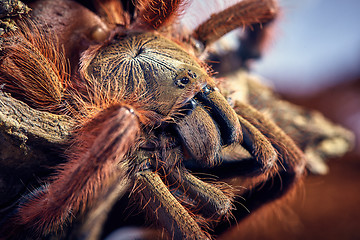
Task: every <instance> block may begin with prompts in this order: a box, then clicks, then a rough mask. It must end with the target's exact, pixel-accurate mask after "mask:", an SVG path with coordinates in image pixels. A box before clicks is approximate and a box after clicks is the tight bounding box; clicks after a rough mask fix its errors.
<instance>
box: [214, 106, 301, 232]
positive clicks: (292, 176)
mask: <svg viewBox="0 0 360 240" xmlns="http://www.w3.org/2000/svg"><path fill="white" fill-rule="evenodd" d="M234 109H235V111H236V113H237V114H239V115H241V117H243V118H244V119H246V121H248V122H249V123H250V124H251V125H253V126H254V127H255V128H257V129H258V130H259V131H260V132H261V133H262V135H263V136H265V137H266V138H267V139H268V140H269V141H270V143H271V145H272V146H273V148H274V149H276V151H277V153H278V159H277V161H276V162H275V163H276V164H274V166H273V167H272V168H271V169H269V170H270V172H269V175H268V176H270V178H268V177H266V178H264V180H263V181H262V182H260V183H258V184H257V185H256V186H255V187H253V188H251V189H250V190H248V191H246V192H245V193H244V194H242V197H244V198H245V199H246V208H247V209H248V210H250V211H254V210H256V209H258V208H260V207H261V206H263V205H264V204H266V203H268V202H271V201H274V200H276V199H278V198H280V197H282V196H284V195H285V194H286V193H287V192H288V191H289V190H290V189H292V188H293V187H294V186H296V184H297V183H298V182H299V181H300V180H301V177H302V176H303V175H304V170H305V163H306V161H305V156H304V154H303V153H302V151H301V150H300V149H299V148H298V147H297V146H296V144H295V143H294V141H293V140H292V139H291V138H290V137H289V136H288V135H287V134H286V133H285V132H284V131H282V130H281V129H280V128H279V127H278V126H277V125H276V124H275V123H273V122H272V121H271V120H269V119H267V118H266V117H265V116H264V115H263V114H262V113H260V112H259V111H257V110H256V109H255V108H253V107H251V106H249V105H245V104H242V103H240V102H236V104H235V107H234ZM248 162H249V161H244V162H242V161H240V162H239V166H240V165H242V164H246V163H248ZM233 214H234V216H235V219H236V220H237V221H240V220H241V219H243V218H244V217H246V216H248V214H249V213H248V212H245V211H243V210H242V209H241V207H240V206H239V208H237V209H236V210H234V211H233ZM228 227H229V225H228V223H221V224H220V225H218V226H217V228H216V231H217V232H223V231H225V230H226V229H227V228H228Z"/></svg>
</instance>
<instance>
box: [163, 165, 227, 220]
mask: <svg viewBox="0 0 360 240" xmlns="http://www.w3.org/2000/svg"><path fill="white" fill-rule="evenodd" d="M167 179H168V180H169V181H170V183H171V185H172V186H173V188H175V189H177V190H179V191H181V192H182V193H183V194H182V195H186V197H190V199H191V200H192V202H193V203H192V205H194V202H195V205H196V206H194V208H195V209H194V211H199V212H200V213H201V214H202V215H203V216H204V217H206V218H210V219H214V220H218V219H220V218H221V217H224V216H227V215H228V214H229V213H230V210H231V209H232V196H230V195H231V194H229V196H227V195H226V194H225V193H224V192H223V191H222V190H220V188H221V187H220V188H218V187H216V186H214V185H212V184H210V183H206V182H203V181H201V180H200V179H198V178H196V177H195V176H193V175H192V174H190V173H189V172H188V171H187V170H186V169H185V168H182V167H179V168H175V169H173V170H172V171H171V172H170V173H169V174H168V176H167Z"/></svg>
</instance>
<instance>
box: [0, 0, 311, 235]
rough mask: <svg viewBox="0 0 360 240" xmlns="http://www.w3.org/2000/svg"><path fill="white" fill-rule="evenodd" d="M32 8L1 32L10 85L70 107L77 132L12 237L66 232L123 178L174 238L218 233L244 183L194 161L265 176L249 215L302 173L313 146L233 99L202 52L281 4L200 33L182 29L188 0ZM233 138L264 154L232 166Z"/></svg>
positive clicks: (264, 2)
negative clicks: (215, 178)
mask: <svg viewBox="0 0 360 240" xmlns="http://www.w3.org/2000/svg"><path fill="white" fill-rule="evenodd" d="M29 4H30V7H31V8H32V12H31V14H30V15H29V16H23V17H21V19H19V20H16V19H15V20H13V19H11V21H16V24H17V30H12V31H10V30H9V31H7V33H5V34H4V35H3V36H1V38H2V46H1V47H2V50H1V59H0V65H1V70H0V81H1V83H2V84H4V91H7V92H9V93H11V94H12V95H13V96H14V97H15V98H17V99H19V100H22V101H24V102H25V103H27V104H28V105H29V106H30V107H31V108H33V109H36V110H41V111H47V112H50V113H52V114H58V115H61V114H62V115H67V116H69V117H70V118H72V119H73V121H74V126H75V127H74V130H73V133H72V136H71V140H69V145H70V147H69V148H68V149H67V150H66V156H67V157H66V158H67V160H66V161H65V162H64V163H61V164H59V166H58V167H57V168H56V172H55V174H54V175H52V176H50V177H49V178H47V179H46V180H45V183H43V184H42V185H41V186H39V187H38V188H37V189H35V190H33V191H31V192H30V193H29V194H27V195H24V196H23V197H21V198H20V199H19V201H18V204H17V206H16V207H14V210H13V211H12V212H11V213H10V214H9V215H8V217H7V221H6V223H3V224H2V228H1V229H2V231H1V234H2V235H1V236H4V237H5V236H6V237H14V238H16V237H18V236H25V235H28V236H33V237H39V238H41V237H44V236H51V235H56V234H60V232H61V231H62V230H64V229H66V227H68V226H71V224H72V223H73V222H74V219H76V218H77V217H78V216H81V215H84V214H87V213H88V212H89V211H90V212H91V210H92V209H94V208H96V206H98V202H99V199H100V200H104V199H105V200H108V199H110V197H109V196H110V195H111V194H110V193H111V191H113V190H112V189H113V188H114V186H121V187H122V194H118V198H120V197H121V196H123V192H124V191H130V192H131V193H130V195H131V197H132V199H134V201H136V202H137V204H138V205H139V207H140V209H142V211H145V212H146V213H147V217H148V218H149V219H153V222H155V225H156V226H157V227H158V228H160V229H162V230H163V231H164V232H166V236H168V237H171V238H173V239H209V238H211V235H210V233H209V229H211V228H213V227H215V226H218V228H219V229H220V228H221V227H219V226H224V225H226V224H229V223H230V224H231V221H238V220H240V219H241V218H242V217H243V216H244V214H243V213H240V212H241V211H245V210H244V209H239V208H238V209H236V210H235V208H234V195H235V190H234V189H232V188H231V187H230V186H228V185H226V184H222V183H220V182H218V183H216V182H206V181H203V180H200V179H199V178H197V177H195V176H194V175H193V174H192V173H191V169H201V167H204V168H214V169H216V168H217V167H219V166H221V170H222V171H231V172H232V174H234V171H237V170H238V169H242V170H241V171H239V176H246V177H249V178H251V177H256V178H260V179H261V181H260V183H258V185H256V186H254V189H252V191H253V192H254V193H253V194H252V195H251V197H249V198H248V202H247V207H248V208H249V209H250V210H255V209H256V208H259V207H260V206H262V205H263V204H265V203H267V202H269V201H272V200H274V199H277V198H279V197H281V196H283V195H284V194H285V193H286V192H287V191H288V190H289V189H290V188H291V187H292V186H294V185H295V183H296V182H298V180H299V179H300V178H301V176H302V175H303V170H304V165H305V160H304V157H303V154H302V152H301V150H299V149H298V147H297V146H296V145H295V143H294V142H293V141H292V140H291V139H290V137H288V136H287V135H286V134H285V133H284V132H283V131H282V130H281V129H280V128H279V127H277V125H276V124H274V123H273V122H271V121H270V120H269V119H267V118H266V117H265V116H263V114H261V113H260V112H258V111H257V110H255V109H254V108H253V107H251V106H249V105H246V104H243V103H240V102H236V103H235V105H234V106H233V107H231V106H230V105H229V104H228V102H227V100H226V99H225V97H224V96H223V95H222V94H221V93H220V92H219V90H218V88H217V84H218V83H217V82H216V81H215V79H214V78H213V77H212V76H211V74H210V73H209V70H208V69H207V67H206V64H205V63H204V62H203V61H201V60H200V59H199V58H198V56H199V55H200V54H201V52H199V51H201V50H203V51H206V49H207V46H209V45H210V44H211V43H213V42H215V41H216V40H217V39H219V38H220V37H221V36H223V35H224V34H225V33H227V32H229V31H231V30H233V29H235V28H237V27H247V26H253V25H257V24H267V23H268V22H270V21H272V19H274V18H275V16H276V14H277V5H276V2H275V1H272V0H244V1H240V2H239V3H237V4H234V6H232V7H230V8H228V9H225V10H224V11H222V12H219V13H217V14H213V15H212V16H211V18H210V19H208V20H207V21H205V22H204V23H203V24H200V25H199V26H198V27H197V28H195V30H193V32H190V33H182V32H181V29H180V28H179V27H177V26H176V20H177V18H178V17H179V15H180V11H183V10H186V4H185V1H181V0H169V1H160V0H138V1H135V2H134V3H131V2H130V1H129V2H126V1H116V0H103V1H96V4H93V5H92V8H93V10H94V11H95V12H96V14H95V12H91V11H90V10H89V9H87V8H86V7H85V6H82V5H80V4H78V3H75V2H72V1H66V0H62V1H46V0H43V1H35V2H32V3H29ZM88 5H89V4H88ZM13 18H15V17H13ZM259 35H261V33H259ZM179 36H180V37H179ZM199 45H203V46H204V48H203V49H202V48H199V47H198V46H199ZM229 145H234V146H236V145H238V146H242V147H243V148H244V149H246V150H247V151H248V152H249V154H250V155H251V157H250V158H249V159H247V160H243V159H238V161H237V160H236V159H235V160H234V161H231V162H226V161H223V156H222V150H223V149H224V147H227V146H229ZM235 156H236V155H234V157H235ZM244 169H246V171H244ZM281 180H282V181H283V182H281ZM274 186H275V187H274ZM276 186H278V187H276ZM248 193H249V192H245V193H244V196H245V195H246V196H247V194H248ZM238 197H242V196H238ZM110 205H111V204H110ZM98 209H100V208H98ZM232 214H233V215H234V216H232V217H230V216H231V215H232ZM90 215H91V214H90ZM119 218H121V216H119ZM228 218H229V219H228ZM90 219H91V218H90ZM89 221H92V220H89ZM94 221H96V220H94ZM99 221H100V220H99ZM101 221H103V220H101ZM100 225H101V224H100ZM94 231H95V230H94ZM99 231H100V232H101V230H99ZM83 233H84V232H82V233H81V234H83ZM96 234H99V232H97V233H96ZM96 234H95V235H96ZM90 235H91V234H90ZM95 235H91V237H94V236H95ZM59 236H60V235H59ZM96 236H98V235H96ZM164 236H165V235H164ZM91 237H89V239H90V238H91Z"/></svg>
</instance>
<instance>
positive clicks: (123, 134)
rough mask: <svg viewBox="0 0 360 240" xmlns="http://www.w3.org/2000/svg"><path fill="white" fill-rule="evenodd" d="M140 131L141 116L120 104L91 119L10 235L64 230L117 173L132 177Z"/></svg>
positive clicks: (22, 209)
mask: <svg viewBox="0 0 360 240" xmlns="http://www.w3.org/2000/svg"><path fill="white" fill-rule="evenodd" d="M138 131H139V123H138V120H137V116H136V115H135V114H134V112H133V111H132V110H131V109H129V108H128V107H126V106H122V105H120V104H114V105H112V106H110V107H109V108H107V109H105V110H102V111H101V112H100V113H98V115H97V116H96V117H95V118H93V119H92V120H89V121H86V122H85V123H84V124H83V125H82V126H81V127H80V129H79V130H78V132H77V134H76V136H75V143H74V145H73V146H72V151H71V152H72V154H71V155H70V156H69V161H68V162H67V163H64V164H63V165H62V166H60V168H59V170H58V172H57V174H56V176H54V177H53V178H52V179H50V183H49V184H48V185H46V186H44V187H43V190H42V191H38V192H36V193H34V194H30V195H28V196H29V197H28V198H26V199H23V203H22V204H21V205H20V206H19V208H18V209H17V213H16V215H15V217H14V218H13V219H12V220H13V221H14V222H13V223H11V226H10V227H9V231H10V232H11V233H14V231H16V229H25V230H29V231H30V232H31V231H33V232H35V234H36V235H41V234H48V233H50V232H53V231H55V232H56V231H59V230H62V228H63V227H64V225H66V223H68V222H70V221H71V220H72V218H73V215H75V214H78V213H80V212H83V211H84V210H85V205H91V204H94V201H95V200H96V197H97V196H98V195H99V194H100V195H101V193H102V189H107V186H108V185H109V184H111V177H112V173H113V172H114V171H117V172H118V173H117V174H118V176H119V173H122V174H120V175H121V176H122V177H123V178H124V179H126V178H127V170H128V164H127V163H126V162H124V157H125V154H127V152H128V151H129V149H130V147H131V146H132V144H133V143H134V141H135V139H136V136H137V133H138ZM124 186H126V185H124ZM15 233H16V232H15Z"/></svg>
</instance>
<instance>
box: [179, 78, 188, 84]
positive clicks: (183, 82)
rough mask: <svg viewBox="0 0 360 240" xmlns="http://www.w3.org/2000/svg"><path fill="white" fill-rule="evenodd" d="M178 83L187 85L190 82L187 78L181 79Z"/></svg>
mask: <svg viewBox="0 0 360 240" xmlns="http://www.w3.org/2000/svg"><path fill="white" fill-rule="evenodd" d="M180 82H181V83H182V84H188V83H189V82H190V79H189V78H188V77H183V78H182V79H181V80H180Z"/></svg>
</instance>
